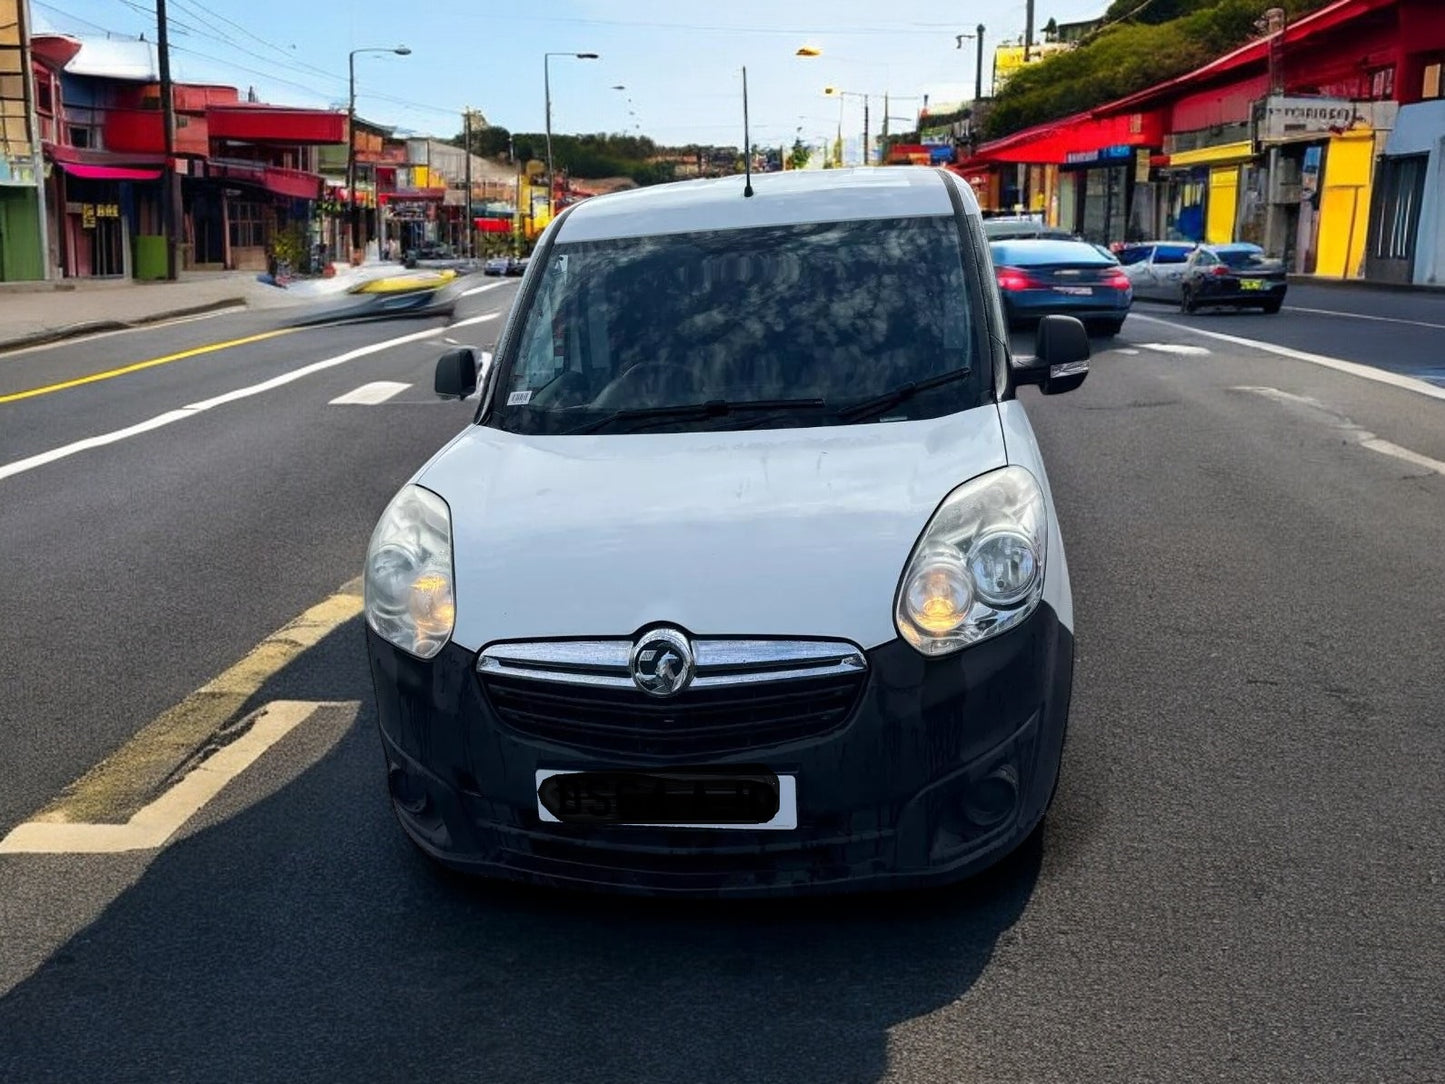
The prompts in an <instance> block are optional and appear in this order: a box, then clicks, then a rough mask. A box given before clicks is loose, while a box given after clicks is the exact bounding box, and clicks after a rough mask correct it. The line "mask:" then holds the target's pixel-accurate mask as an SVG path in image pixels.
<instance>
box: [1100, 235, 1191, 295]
mask: <svg viewBox="0 0 1445 1084" xmlns="http://www.w3.org/2000/svg"><path fill="white" fill-rule="evenodd" d="M1198 247H1199V246H1198V245H1196V244H1195V243H1194V242H1193V241H1140V242H1138V243H1135V244H1129V245H1125V246H1124V247H1123V248H1121V249H1120V250H1119V253H1118V259H1119V262H1120V263H1121V264H1123V265H1124V274H1125V276H1126V277H1127V278H1128V279H1129V283H1130V285H1132V286H1133V287H1134V296H1135V298H1138V299H1141V300H1143V299H1147V300H1150V301H1169V302H1173V303H1174V304H1178V303H1179V297H1180V289H1181V287H1182V284H1183V282H1184V273H1185V272H1186V271H1187V270H1188V269H1189V257H1190V254H1191V253H1193V252H1194V250H1195V249H1196V248H1198Z"/></svg>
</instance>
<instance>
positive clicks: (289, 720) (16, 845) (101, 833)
mask: <svg viewBox="0 0 1445 1084" xmlns="http://www.w3.org/2000/svg"><path fill="white" fill-rule="evenodd" d="M354 706H355V702H350V703H332V702H329V701H319V700H273V701H271V702H270V703H268V704H266V705H265V706H264V707H262V708H260V709H258V710H257V711H256V712H255V713H253V714H252V715H251V716H250V717H249V718H248V724H249V725H248V726H247V727H246V730H245V732H244V733H243V734H242V735H241V736H240V737H239V738H237V739H236V740H235V741H233V742H231V743H229V744H228V745H225V746H223V747H222V748H220V749H218V750H216V751H215V752H214V753H213V754H211V756H209V757H207V758H206V759H205V760H204V761H202V762H201V763H200V764H197V765H196V766H195V767H194V768H192V769H191V770H190V771H189V772H187V773H186V774H185V776H183V777H182V778H181V779H180V781H179V782H177V783H175V784H174V785H173V786H171V787H170V788H168V789H167V790H166V791H164V792H163V793H162V794H161V795H160V796H159V797H157V798H156V799H155V800H154V801H152V802H150V803H148V804H147V805H144V806H142V807H141V808H140V809H138V810H136V812H135V813H134V814H132V815H131V817H130V819H129V820H127V821H126V822H125V823H124V824H109V823H80V822H73V821H44V820H33V821H26V822H25V823H24V824H19V825H16V827H15V828H14V829H12V830H11V832H10V834H9V835H7V836H6V837H5V838H4V839H0V854H119V853H122V852H125V851H149V850H158V849H159V848H161V847H163V846H165V844H166V842H167V840H169V839H170V838H171V837H172V836H174V835H175V834H176V832H178V831H180V829H181V828H182V827H183V826H184V825H185V824H186V822H187V821H189V820H190V819H191V818H192V817H193V816H195V815H196V813H198V812H200V810H201V809H202V808H203V807H204V806H205V805H206V803H207V802H209V801H210V800H211V799H212V798H214V797H215V796H216V795H217V794H219V793H220V792H221V791H222V790H223V789H224V788H225V786H226V784H227V783H229V782H231V780H233V779H235V778H236V777H237V776H238V775H240V774H241V773H242V772H243V771H245V770H246V769H247V768H249V767H250V766H251V765H252V764H254V763H255V762H256V761H257V760H259V759H260V757H261V755H262V754H263V753H265V752H266V750H268V749H270V748H271V747H272V746H273V745H275V744H276V743H277V742H279V741H280V740H281V739H282V738H284V737H285V736H286V735H287V734H289V733H291V731H293V730H295V729H296V728H297V727H298V726H300V725H301V724H302V723H304V722H305V721H306V720H307V719H309V718H311V716H312V715H313V714H315V713H316V712H317V711H319V710H320V709H321V708H325V707H354Z"/></svg>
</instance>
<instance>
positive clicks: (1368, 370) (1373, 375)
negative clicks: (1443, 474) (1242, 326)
mask: <svg viewBox="0 0 1445 1084" xmlns="http://www.w3.org/2000/svg"><path fill="white" fill-rule="evenodd" d="M1129 319H1130V320H1142V321H1145V322H1147V323H1151V324H1163V325H1164V326H1165V327H1171V328H1174V329H1176V330H1178V331H1186V332H1188V333H1189V334H1191V335H1200V336H1203V337H1204V338H1206V339H1214V340H1215V341H1216V342H1226V343H1233V344H1234V345H1236V346H1246V347H1249V348H1250V349H1251V350H1262V351H1264V352H1265V353H1267V354H1277V355H1279V356H1280V357H1284V358H1291V359H1293V360H1294V361H1304V362H1308V363H1309V364H1311V365H1319V366H1322V367H1324V368H1326V369H1334V370H1336V371H1337V372H1341V373H1348V374H1349V375H1351V376H1358V377H1360V378H1361V379H1363V380H1373V381H1375V382H1376V383H1377V384H1389V385H1390V386H1391V387H1395V388H1403V389H1404V390H1406V391H1412V392H1414V393H1415V394H1417V395H1425V396H1429V397H1430V398H1431V399H1442V400H1445V388H1437V387H1436V386H1435V385H1433V384H1428V383H1426V382H1425V381H1423V380H1417V379H1416V378H1414V377H1411V376H1404V375H1403V374H1401V373H1391V372H1387V371H1386V370H1384V369H1376V368H1374V367H1372V366H1369V365H1361V364H1359V363H1358V362H1353V361H1345V360H1344V359H1343V358H1332V357H1329V356H1327V355H1325V354H1311V353H1309V352H1308V351H1305V350H1295V349H1293V348H1291V347H1288V346H1277V345H1276V344H1274V343H1267V342H1263V341H1261V340H1259V339H1246V338H1243V337H1242V336H1239V335H1226V334H1224V333H1223V332H1220V331H1205V330H1204V329H1203V328H1197V327H1193V326H1192V325H1190V324H1178V323H1175V322H1174V321H1173V320H1161V319H1160V318H1159V317H1157V316H1145V315H1144V314H1143V313H1139V312H1135V313H1131V314H1130V316H1129Z"/></svg>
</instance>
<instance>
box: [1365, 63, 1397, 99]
mask: <svg viewBox="0 0 1445 1084" xmlns="http://www.w3.org/2000/svg"><path fill="white" fill-rule="evenodd" d="M1369 80H1370V85H1369V92H1370V97H1371V98H1372V99H1373V100H1375V101H1377V102H1384V101H1389V100H1390V99H1391V98H1393V97H1394V96H1395V66H1394V65H1393V64H1391V65H1390V66H1389V67H1388V68H1377V69H1375V70H1374V71H1372V72H1370V73H1369Z"/></svg>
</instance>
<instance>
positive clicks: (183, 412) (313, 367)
mask: <svg viewBox="0 0 1445 1084" xmlns="http://www.w3.org/2000/svg"><path fill="white" fill-rule="evenodd" d="M500 315H501V314H500V313H495V312H493V313H487V314H486V315H484V316H473V317H472V318H471V319H469V320H461V321H458V322H457V323H455V324H449V325H448V326H447V327H445V328H443V329H442V330H443V331H451V330H452V329H453V328H459V327H467V326H469V325H471V324H480V323H482V322H484V321H486V320H495V319H496V318H497V317H498V316H500ZM436 335H437V329H436V328H428V329H427V330H425V331H415V332H412V333H411V334H410V335H400V336H398V337H397V338H395V339H384V340H382V341H381V342H378V343H371V344H369V345H367V346H361V347H357V348H356V349H355V350H348V351H347V352H346V353H344V354H338V355H337V356H336V357H334V358H326V359H325V360H323V361H316V362H312V363H311V364H310V365H303V366H302V367H301V368H299V369H293V370H292V371H291V372H289V373H282V374H281V375H280V376H275V377H272V378H271V379H270V380H263V381H261V383H259V384H252V385H251V386H250V387H246V388H237V389H236V390H235V391H229V392H226V393H225V394H224V395H217V396H215V397H214V398H212V399H202V400H201V401H200V402H198V403H190V404H188V405H186V406H183V407H181V408H180V409H179V410H169V411H167V412H166V413H164V414H158V415H157V416H156V417H154V418H151V419H149V420H148V421H144V422H140V423H138V424H136V425H132V426H128V427H126V428H125V429H117V430H115V431H114V432H111V433H102V434H100V435H99V436H94V437H86V438H85V439H84V440H77V441H75V442H73V443H71V444H65V445H62V446H61V447H59V448H52V449H51V450H50V451H48V452H41V453H39V454H38V455H32V456H29V457H28V458H26V459H17V460H16V461H15V462H13V463H6V464H4V465H3V466H0V481H4V480H5V479H6V478H11V477H13V476H15V475H17V474H24V473H25V472H26V471H30V470H34V469H35V468H37V467H43V466H45V465H46V464H48V463H54V462H56V461H57V460H61V459H66V458H68V457H70V456H72V455H76V454H78V453H80V452H84V451H89V450H90V449H91V448H100V447H103V446H105V445H107V444H115V443H116V442H117V441H122V440H125V439H126V438H127V437H133V436H137V435H139V434H141V433H147V432H149V431H151V430H152V429H159V428H160V427H161V426H163V425H170V424H171V423H172V422H178V421H181V420H182V419H185V418H193V417H195V416H196V415H197V414H200V413H201V412H203V411H207V410H211V409H213V408H215V407H218V406H224V405H225V404H227V403H234V402H236V401H237V400H240V399H247V398H250V397H251V396H253V395H260V394H262V393H263V392H268V391H272V390H274V389H275V388H279V387H282V386H284V385H286V384H290V383H292V382H293V381H297V380H301V379H303V378H304V377H308V376H311V375H312V374H313V373H319V372H322V371H323V370H325V369H331V368H335V367H336V366H337V365H345V364H346V363H347V362H349V361H355V360H356V359H357V358H363V357H367V356H369V355H371V354H379V353H380V352H381V351H383V350H389V349H391V348H392V347H393V346H402V345H404V344H406V343H413V342H422V341H424V340H427V339H435V338H436Z"/></svg>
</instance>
